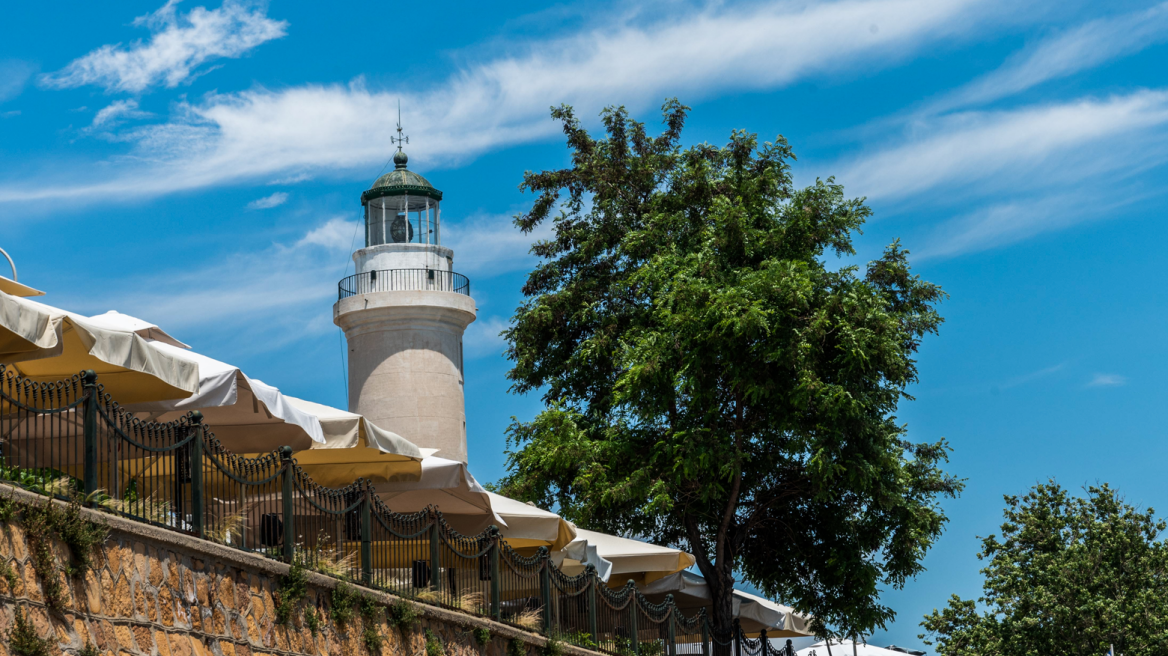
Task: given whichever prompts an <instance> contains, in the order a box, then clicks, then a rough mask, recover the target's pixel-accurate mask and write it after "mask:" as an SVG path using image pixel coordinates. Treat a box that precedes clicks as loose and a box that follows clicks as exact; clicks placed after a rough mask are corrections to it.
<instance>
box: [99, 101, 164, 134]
mask: <svg viewBox="0 0 1168 656" xmlns="http://www.w3.org/2000/svg"><path fill="white" fill-rule="evenodd" d="M150 115H151V114H150V113H148V112H142V111H139V110H138V101H137V100H134V99H127V100H118V101H115V102H112V103H110V104H109V106H107V107H103V108H102V109H100V110H98V112H97V114H96V115H94V117H93V124H92V125H90V128H91V129H95V128H99V127H108V126H110V125H111V124H113V123H114V122H115V121H116V120H117V119H121V118H145V117H148V116H150Z"/></svg>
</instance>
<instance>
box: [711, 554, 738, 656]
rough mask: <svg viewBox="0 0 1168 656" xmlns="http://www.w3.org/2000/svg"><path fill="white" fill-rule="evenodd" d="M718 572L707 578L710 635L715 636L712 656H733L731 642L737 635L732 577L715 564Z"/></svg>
mask: <svg viewBox="0 0 1168 656" xmlns="http://www.w3.org/2000/svg"><path fill="white" fill-rule="evenodd" d="M715 567H716V569H717V571H718V573H717V575H716V576H714V577H711V578H707V579H706V581H707V584H708V585H709V586H710V628H711V629H712V630H711V637H716V638H717V639H716V641H715V643H714V650H713V656H735V654H734V646H733V644H718V643H732V641H733V640H737V639H738V636H736V635H734V634H733V630H734V579H733V576H732V575H731V574H729V573H724V572H722V568H721V567H717V566H716V565H715Z"/></svg>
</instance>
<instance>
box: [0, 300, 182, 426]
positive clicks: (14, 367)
mask: <svg viewBox="0 0 1168 656" xmlns="http://www.w3.org/2000/svg"><path fill="white" fill-rule="evenodd" d="M155 344H156V342H151V341H150V340H148V339H146V338H145V337H142V336H141V335H139V334H138V333H137V332H136V331H133V330H127V329H123V328H109V327H104V326H103V325H102V324H101V322H94V321H91V320H90V319H89V318H88V317H84V316H81V315H78V314H74V313H71V312H67V311H65V310H61V309H58V308H55V307H52V306H48V305H44V304H43V303H37V302H36V301H30V300H28V299H26V298H18V297H15V296H12V295H9V294H4V293H0V363H4V364H6V365H8V366H9V369H10V370H11V371H15V372H16V373H18V374H20V375H21V376H24V377H26V378H29V379H32V380H35V381H38V382H56V381H58V380H63V379H67V378H69V377H71V376H74V375H76V374H77V373H78V372H80V371H83V370H85V369H92V370H93V371H95V372H97V375H98V382H99V383H101V385H102V386H103V387H104V388H105V391H106V392H107V393H109V394H110V396H111V397H112V398H113V399H114V400H116V401H118V402H119V403H122V404H128V403H139V402H145V401H158V400H164V399H181V398H186V397H188V396H190V395H191V394H193V393H195V392H197V391H198V389H199V367H198V365H197V364H196V363H195V362H193V361H192V360H190V359H188V358H184V357H182V356H180V355H177V354H174V353H165V352H162V351H160V350H159V349H158V348H156V347H155Z"/></svg>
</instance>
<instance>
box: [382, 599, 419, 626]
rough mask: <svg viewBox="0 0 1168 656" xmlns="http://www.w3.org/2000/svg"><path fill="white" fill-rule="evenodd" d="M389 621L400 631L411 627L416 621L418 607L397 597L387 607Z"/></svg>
mask: <svg viewBox="0 0 1168 656" xmlns="http://www.w3.org/2000/svg"><path fill="white" fill-rule="evenodd" d="M387 613H388V615H389V623H390V624H392V625H393V626H396V627H397V628H398V630H400V631H406V630H407V629H411V628H413V627H414V626H415V625H417V623H418V608H417V606H414V605H413V604H411V603H410V602H408V601H406V600H405V599H398V600H397V601H395V602H393V603H392V604H390V606H389V608H388V609H387Z"/></svg>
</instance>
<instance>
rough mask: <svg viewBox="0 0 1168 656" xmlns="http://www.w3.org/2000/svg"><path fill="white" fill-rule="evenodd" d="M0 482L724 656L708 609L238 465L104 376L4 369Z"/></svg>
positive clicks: (611, 641)
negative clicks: (657, 597)
mask: <svg viewBox="0 0 1168 656" xmlns="http://www.w3.org/2000/svg"><path fill="white" fill-rule="evenodd" d="M0 480H4V481H5V482H9V483H13V484H16V485H19V486H22V487H24V488H27V489H30V490H34V491H39V492H41V493H45V494H49V495H58V496H71V495H77V494H80V495H84V498H85V499H86V501H87V503H89V504H91V505H94V506H98V507H101V508H104V509H105V510H107V511H109V512H113V513H117V514H120V515H122V516H125V517H130V518H132V519H135V520H138V521H142V522H147V523H150V524H153V525H156V526H161V527H165V528H167V529H170V530H174V531H179V532H182V533H185V534H188V535H192V536H195V537H198V538H203V539H206V540H211V541H214V542H217V543H220V544H224V545H228V546H231V547H234V548H237V549H241V550H246V551H250V552H255V553H262V554H265V555H267V556H269V557H272V558H279V559H282V560H284V561H286V562H290V563H301V564H302V565H303V566H305V567H308V568H310V569H315V570H318V571H321V572H324V573H326V574H332V575H334V576H337V577H339V578H345V579H349V580H352V581H355V582H359V583H361V584H363V585H365V586H368V587H372V588H377V589H381V590H385V591H388V592H392V593H394V594H397V595H401V596H403V597H407V598H413V599H418V600H420V601H424V602H429V603H434V604H438V605H441V606H445V607H447V608H454V609H459V610H462V611H465V612H467V613H473V614H478V615H483V616H487V617H491V618H494V619H496V620H499V621H503V622H508V623H511V624H514V625H517V626H521V627H524V628H528V629H532V630H538V631H541V632H544V633H545V634H549V635H555V636H558V637H560V639H562V640H565V641H568V642H572V643H575V644H578V645H581V646H585V647H590V648H594V649H599V650H603V651H606V652H610V653H613V654H618V655H619V656H677V655H678V654H703V655H705V656H709V655H710V654H711V650H714V649H717V648H718V647H719V645H722V642H724V641H719V640H717V639H714V638H711V633H710V624H709V622H708V621H707V618H706V614H705V611H704V610H703V611H699V612H698V613H697V614H696V615H694V616H693V617H689V618H687V617H684V616H683V615H682V614H681V613H680V612H679V611H678V609H677V607H676V606H675V605H674V603H673V600H672V598H671V597H668V598H667V599H666V601H665V602H664V603H661V604H654V603H651V602H649V601H648V600H647V599H645V597H644V596H642V595H641V594H640V593H639V592H637V590H636V587H635V585H634V584H633V582H632V581H629V582H628V584H626V585H625V586H624V587H620V588H617V589H612V588H610V587H609V586H608V585H606V584H605V583H604V582H603V581H601V580H600V579H599V578H598V577H597V575H596V571H595V569H594V568H592V567H591V566H589V567H588V568H587V569H586V570H585V571H584V573H582V574H580V575H577V576H569V575H567V574H565V573H564V572H563V571H561V570H560V569H559V568H558V567H556V566H555V565H554V564H553V563H552V562H551V560H550V558H549V554H548V551H547V548H546V547H541V548H540V549H539V550H537V551H534V552H528V553H520V552H519V551H516V550H514V549H512V548H511V547H510V546H509V545H508V544H507V543H506V542H505V541H504V540H503V539H502V538H501V537H500V536H499V532H498V530H497V529H496V528H494V527H491V528H489V529H488V530H486V531H484V532H483V533H481V534H479V535H470V536H468V535H461V534H459V533H458V532H457V531H455V530H454V529H452V528H451V527H450V526H449V525H447V523H446V522H445V520H444V519H443V517H442V513H441V512H439V511H438V510H437V509H436V508H427V509H426V510H424V511H421V512H417V513H412V514H403V513H396V512H394V511H393V510H391V509H389V508H388V507H387V506H386V505H385V503H384V502H383V501H382V500H381V498H380V497H378V496H377V495H376V493H375V490H374V489H373V487H372V486H371V485H370V484H369V483H368V482H367V481H365V480H363V479H361V480H357V481H356V482H354V483H352V484H351V485H348V486H346V487H342V488H327V487H323V486H321V485H318V484H317V483H315V482H314V481H313V480H312V479H311V478H310V477H309V476H308V475H307V474H306V473H305V472H304V470H302V469H301V468H300V467H299V466H298V465H297V464H296V460H295V458H293V456H292V450H291V449H290V448H289V447H283V448H281V449H279V450H278V451H274V452H272V453H269V454H266V455H262V456H260V457H256V458H248V457H243V456H239V455H236V454H233V453H231V452H229V451H228V450H226V449H225V448H224V447H223V446H222V445H221V444H220V443H219V441H218V440H217V439H216V438H215V435H214V433H213V431H212V430H211V427H210V426H207V425H206V424H204V423H203V421H202V415H201V414H200V413H198V412H197V411H196V412H191V413H189V414H188V415H187V416H185V417H183V418H181V419H179V420H177V421H172V422H166V423H160V422H154V421H143V420H140V419H138V418H136V417H134V416H133V415H132V414H130V413H129V412H127V411H126V410H124V409H123V408H121V407H120V406H119V405H118V404H117V403H116V402H115V401H113V400H112V399H111V398H110V397H109V395H108V394H106V393H104V391H103V390H102V387H101V385H100V384H98V382H97V376H96V375H95V374H93V372H83V373H81V374H78V375H77V376H74V377H72V378H70V379H68V380H64V381H59V382H55V383H40V382H33V381H29V380H27V379H25V378H23V377H21V376H19V375H17V374H16V373H15V372H13V371H11V370H10V369H8V368H6V367H5V366H4V365H0ZM734 635H735V636H736V638H735V639H733V640H730V641H729V642H727V643H726V645H731V644H732V645H733V648H734V650H735V652H734V656H744V655H745V656H775V654H778V653H780V652H777V651H775V650H774V649H773V647H771V645H770V642H769V641H768V640H766V638H765V633H764V634H763V636H762V638H761V642H760V641H758V640H754V641H751V640H747V639H746V638H745V636H744V635H742V633H741V631H737V630H736V631H735V632H734ZM768 650H770V651H768ZM717 651H718V652H719V653H720V654H729V653H730V652H729V647H728V646H726V647H724V648H722V649H717Z"/></svg>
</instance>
